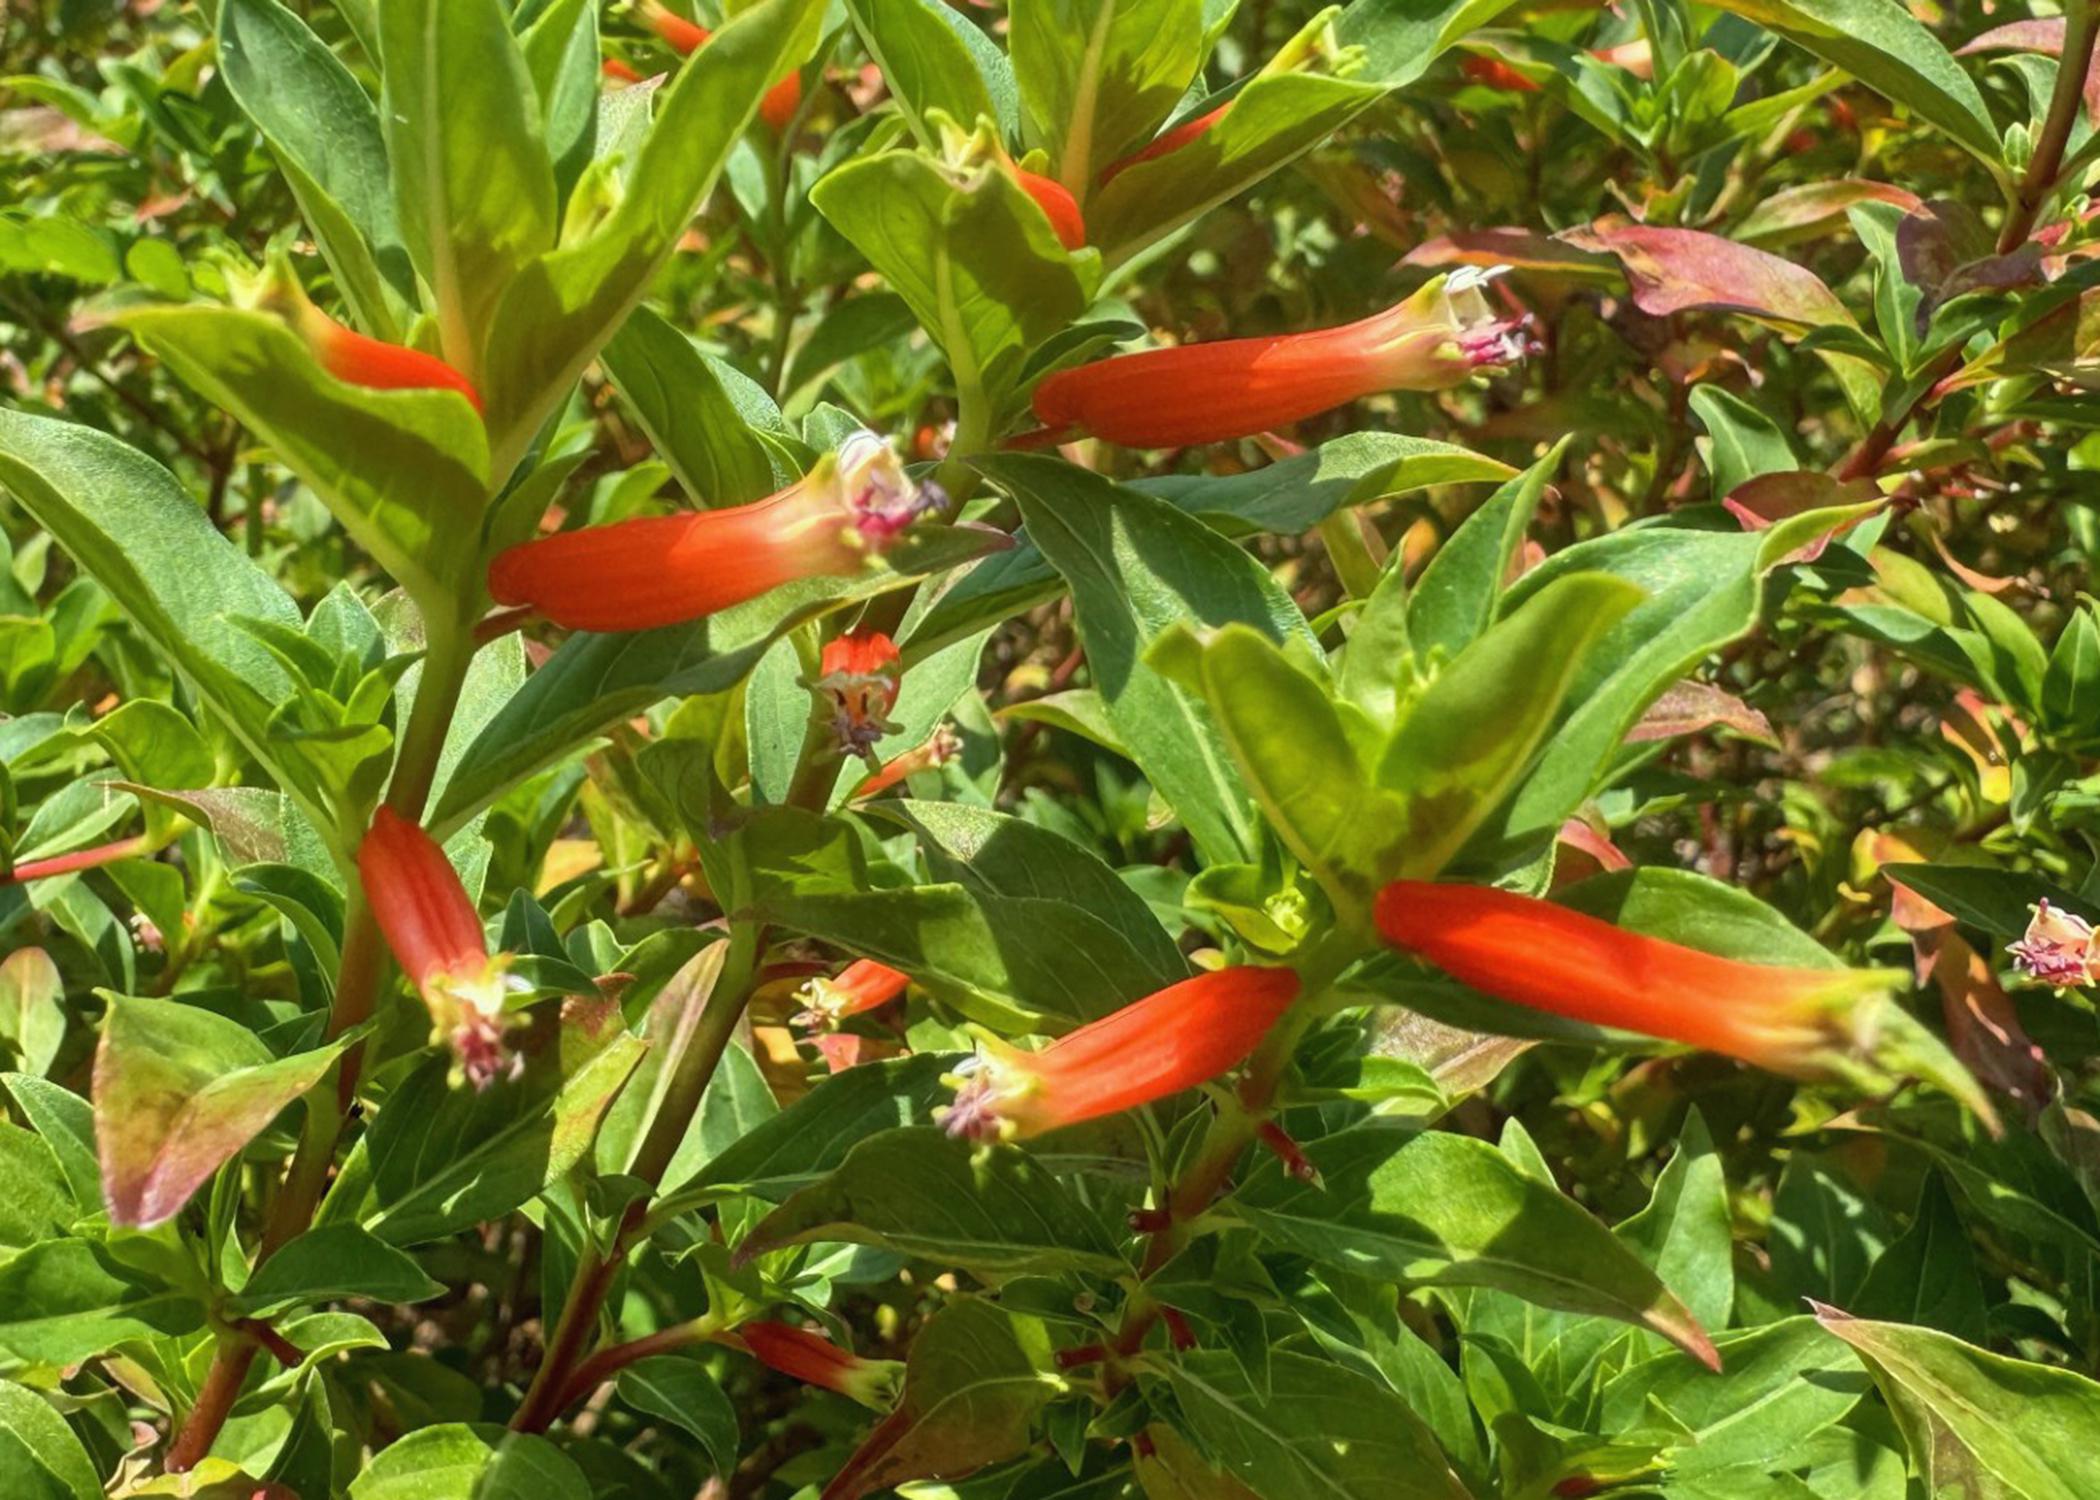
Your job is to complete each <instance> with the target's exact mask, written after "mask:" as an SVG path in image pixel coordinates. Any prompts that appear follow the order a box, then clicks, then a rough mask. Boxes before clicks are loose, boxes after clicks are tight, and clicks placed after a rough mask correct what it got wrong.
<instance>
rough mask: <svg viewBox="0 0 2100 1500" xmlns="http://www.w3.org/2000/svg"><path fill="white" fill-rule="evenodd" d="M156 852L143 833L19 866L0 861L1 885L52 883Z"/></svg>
mask: <svg viewBox="0 0 2100 1500" xmlns="http://www.w3.org/2000/svg"><path fill="white" fill-rule="evenodd" d="M152 852H153V841H152V840H151V839H149V838H147V837H146V835H144V834H142V833H140V834H134V835H132V836H131V837H130V838H128V839H118V840H116V841H115V842H114V843H109V844H96V845H95V846H94V847H92V848H89V849H75V850H74V851H73V852H72V853H70V854H54V855H51V856H50V857H49V858H47V859H25V860H24V861H22V863H20V864H18V865H8V864H6V863H4V862H0V885H23V884H26V883H28V882H29V881H32V880H48V879H50V878H51V877H52V876H54V875H70V874H72V873H73V872H74V871H75V870H92V869H96V868H98V867H99V866H102V865H113V864H115V863H117V862H118V861H119V860H125V859H131V858H133V857H134V856H136V855H140V854H151V853H152Z"/></svg>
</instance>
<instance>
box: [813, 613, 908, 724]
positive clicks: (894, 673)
mask: <svg viewBox="0 0 2100 1500" xmlns="http://www.w3.org/2000/svg"><path fill="white" fill-rule="evenodd" d="M903 678H904V663H903V658H902V657H901V656H900V655H899V654H898V651H897V645H896V642H894V641H892V640H891V639H890V638H889V637H888V636H886V635H884V634H883V633H882V632H881V631H879V630H855V631H850V632H848V633H847V634H845V635H842V636H839V637H837V638H836V639H834V640H832V641H829V642H827V643H826V644H825V646H824V652H823V655H822V656H821V657H820V658H819V660H818V676H817V677H816V679H815V681H813V682H811V683H810V687H811V688H812V689H813V690H814V691H816V692H817V693H819V694H821V695H822V696H823V698H824V699H825V701H826V702H828V703H829V704H830V706H831V711H832V730H833V733H834V735H835V736H836V744H837V746H838V749H839V751H840V753H842V754H845V755H868V754H871V753H872V752H873V750H874V748H875V746H876V744H877V743H878V742H879V741H880V740H881V739H882V737H883V736H884V735H886V734H891V733H894V732H895V730H896V728H897V726H896V725H895V724H892V723H891V722H890V720H889V714H890V710H891V709H893V708H895V707H896V706H897V693H898V690H899V689H900V688H901V687H902V686H903Z"/></svg>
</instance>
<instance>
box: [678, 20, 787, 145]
mask: <svg viewBox="0 0 2100 1500" xmlns="http://www.w3.org/2000/svg"><path fill="white" fill-rule="evenodd" d="M642 19H643V20H645V21H647V22H648V23H649V29H650V30H651V31H654V32H655V33H656V34H657V36H659V37H660V38H662V39H663V42H664V45H666V46H667V47H669V48H670V49H671V50H672V51H673V52H676V53H677V54H678V55H679V56H680V57H691V56H692V55H693V54H694V53H695V52H698V51H699V50H700V47H701V44H702V43H704V42H705V41H706V40H707V39H708V37H710V36H712V35H713V33H712V32H710V31H709V30H708V29H707V28H706V27H705V26H702V25H700V24H698V23H697V22H694V21H688V20H687V19H686V18H685V17H684V16H681V15H675V14H673V13H672V12H670V11H668V10H666V9H664V7H663V6H661V5H655V4H649V5H644V6H643V7H642ZM801 107H802V75H801V74H799V73H790V74H788V76H787V77H785V78H783V79H781V80H780V82H778V83H776V84H774V85H773V87H772V88H770V89H768V90H767V91H766V97H765V98H763V99H761V100H759V102H758V117H759V118H760V119H762V120H764V121H765V122H766V124H767V125H768V126H769V127H770V128H771V129H772V130H773V132H774V133H775V134H778V133H779V132H781V131H783V130H785V129H787V128H788V125H789V124H790V123H791V122H792V121H793V120H794V118H795V111H796V110H798V109H800V108H801Z"/></svg>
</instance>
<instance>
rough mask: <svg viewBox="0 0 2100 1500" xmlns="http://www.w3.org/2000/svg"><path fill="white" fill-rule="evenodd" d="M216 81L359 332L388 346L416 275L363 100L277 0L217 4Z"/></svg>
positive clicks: (374, 118)
mask: <svg viewBox="0 0 2100 1500" xmlns="http://www.w3.org/2000/svg"><path fill="white" fill-rule="evenodd" d="M219 76H220V77H222V78H224V79H225V80H226V87H227V89H228V90H229V91H230V92H231V93H232V94H233V97H234V99H235V100H236V101H237V102H238V103H239V104H240V106H241V109H242V110H243V111H244V112H245V113H246V114H247V116H248V118H249V119H251V120H253V121H254V122H255V124H256V128H257V129H259V130H260V131H261V132H262V134H263V139H264V140H266V141H268V142H269V143H270V152H271V154H272V155H273V156H275V157H276V158H277V164H278V167H279V168H280V169H281V170H282V171H283V172H284V175H285V178H286V180H287V181H288V182H289V183H290V184H291V188H292V195H293V196H294V197H295V198H297V199H298V200H299V210H300V212H301V213H302V214H304V215H305V216H306V222H307V223H308V224H309V225H310V226H312V228H313V232H314V240H315V242H316V243H317V244H318V245H319V246H320V249H321V254H322V255H323V256H325V257H326V258H327V261H328V266H329V269H330V270H332V271H333V272H334V273H335V279H336V284H337V285H338V286H340V287H341V288H342V291H343V296H344V297H345V299H346V300H348V302H349V303H350V306H351V308H352V309H353V310H354V311H355V313H356V315H357V319H358V322H359V323H361V324H362V325H363V326H364V327H365V328H366V329H367V330H368V331H370V332H372V333H373V334H375V335H377V336H378V337H381V338H386V339H392V338H394V337H395V336H396V334H397V333H398V331H399V329H398V326H397V319H396V315H395V313H396V308H397V307H398V306H399V305H400V302H401V300H402V299H410V300H412V299H413V298H414V295H415V273H414V269H413V268H412V267H411V265H410V263H409V258H408V250H407V247H406V246H404V245H403V244H402V241H401V229H400V226H399V224H398V223H397V222H396V220H395V218H394V196H393V178H392V176H391V174H390V173H389V171H388V168H387V159H386V142H385V139H384V138H383V137H382V135H381V133H380V129H379V111H378V110H377V109H376V108H374V107H373V104H372V101H371V99H370V97H369V96H367V95H366V93H365V91H364V89H363V87H361V86H360V85H359V83H358V81H357V80H356V78H354V77H353V76H351V73H350V70H349V69H348V68H345V67H344V66H343V65H342V63H341V62H340V61H338V60H337V58H336V55H335V54H334V53H333V52H331V51H329V50H328V47H327V45H326V44H325V43H323V42H322V40H321V39H320V38H319V37H317V36H315V35H314V34H313V32H312V31H311V30H309V29H308V27H307V25H306V23H305V22H304V21H302V20H300V19H299V17H297V16H295V15H293V14H292V13H291V12H290V11H288V10H286V9H285V8H284V7H283V6H282V5H280V4H279V3H278V0H220V5H219Z"/></svg>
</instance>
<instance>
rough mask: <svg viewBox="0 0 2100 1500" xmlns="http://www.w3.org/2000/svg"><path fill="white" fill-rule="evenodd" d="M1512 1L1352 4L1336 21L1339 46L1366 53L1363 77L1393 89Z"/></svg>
mask: <svg viewBox="0 0 2100 1500" xmlns="http://www.w3.org/2000/svg"><path fill="white" fill-rule="evenodd" d="M1514 3H1515V0H1354V3H1353V4H1351V5H1350V6H1349V8H1348V9H1347V10H1345V11H1343V12H1342V14H1341V17H1340V19H1339V20H1337V21H1336V22H1335V29H1336V30H1337V31H1338V32H1339V33H1340V35H1341V39H1342V41H1343V42H1344V43H1345V44H1347V45H1349V46H1353V47H1362V48H1363V49H1364V51H1365V53H1366V54H1367V59H1366V62H1367V65H1366V67H1365V68H1364V72H1363V75H1362V76H1364V77H1368V78H1376V79H1379V80H1381V81H1382V82H1384V83H1386V84H1388V85H1390V86H1392V87H1395V88H1397V87H1399V86H1400V85H1401V84H1406V83H1412V82H1414V81H1415V80H1416V79H1417V78H1420V77H1421V76H1422V75H1423V74H1424V73H1426V72H1428V71H1429V66H1430V64H1431V63H1433V62H1435V61H1436V60H1437V58H1438V57H1439V56H1441V55H1442V54H1443V52H1444V51H1445V50H1446V49H1447V48H1449V47H1450V45H1451V44H1452V43H1453V42H1455V41H1457V40H1458V39H1459V38H1460V37H1462V36H1464V35H1465V34H1466V33H1467V32H1469V31H1472V30H1474V29H1475V28H1476V27H1480V26H1485V25H1487V24H1488V23H1489V22H1491V21H1493V20H1494V19H1495V18H1496V17H1497V16H1499V15H1501V14H1502V12H1504V11H1505V10H1508V9H1509V8H1510V7H1511V6H1512V5H1513V4H1514Z"/></svg>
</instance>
